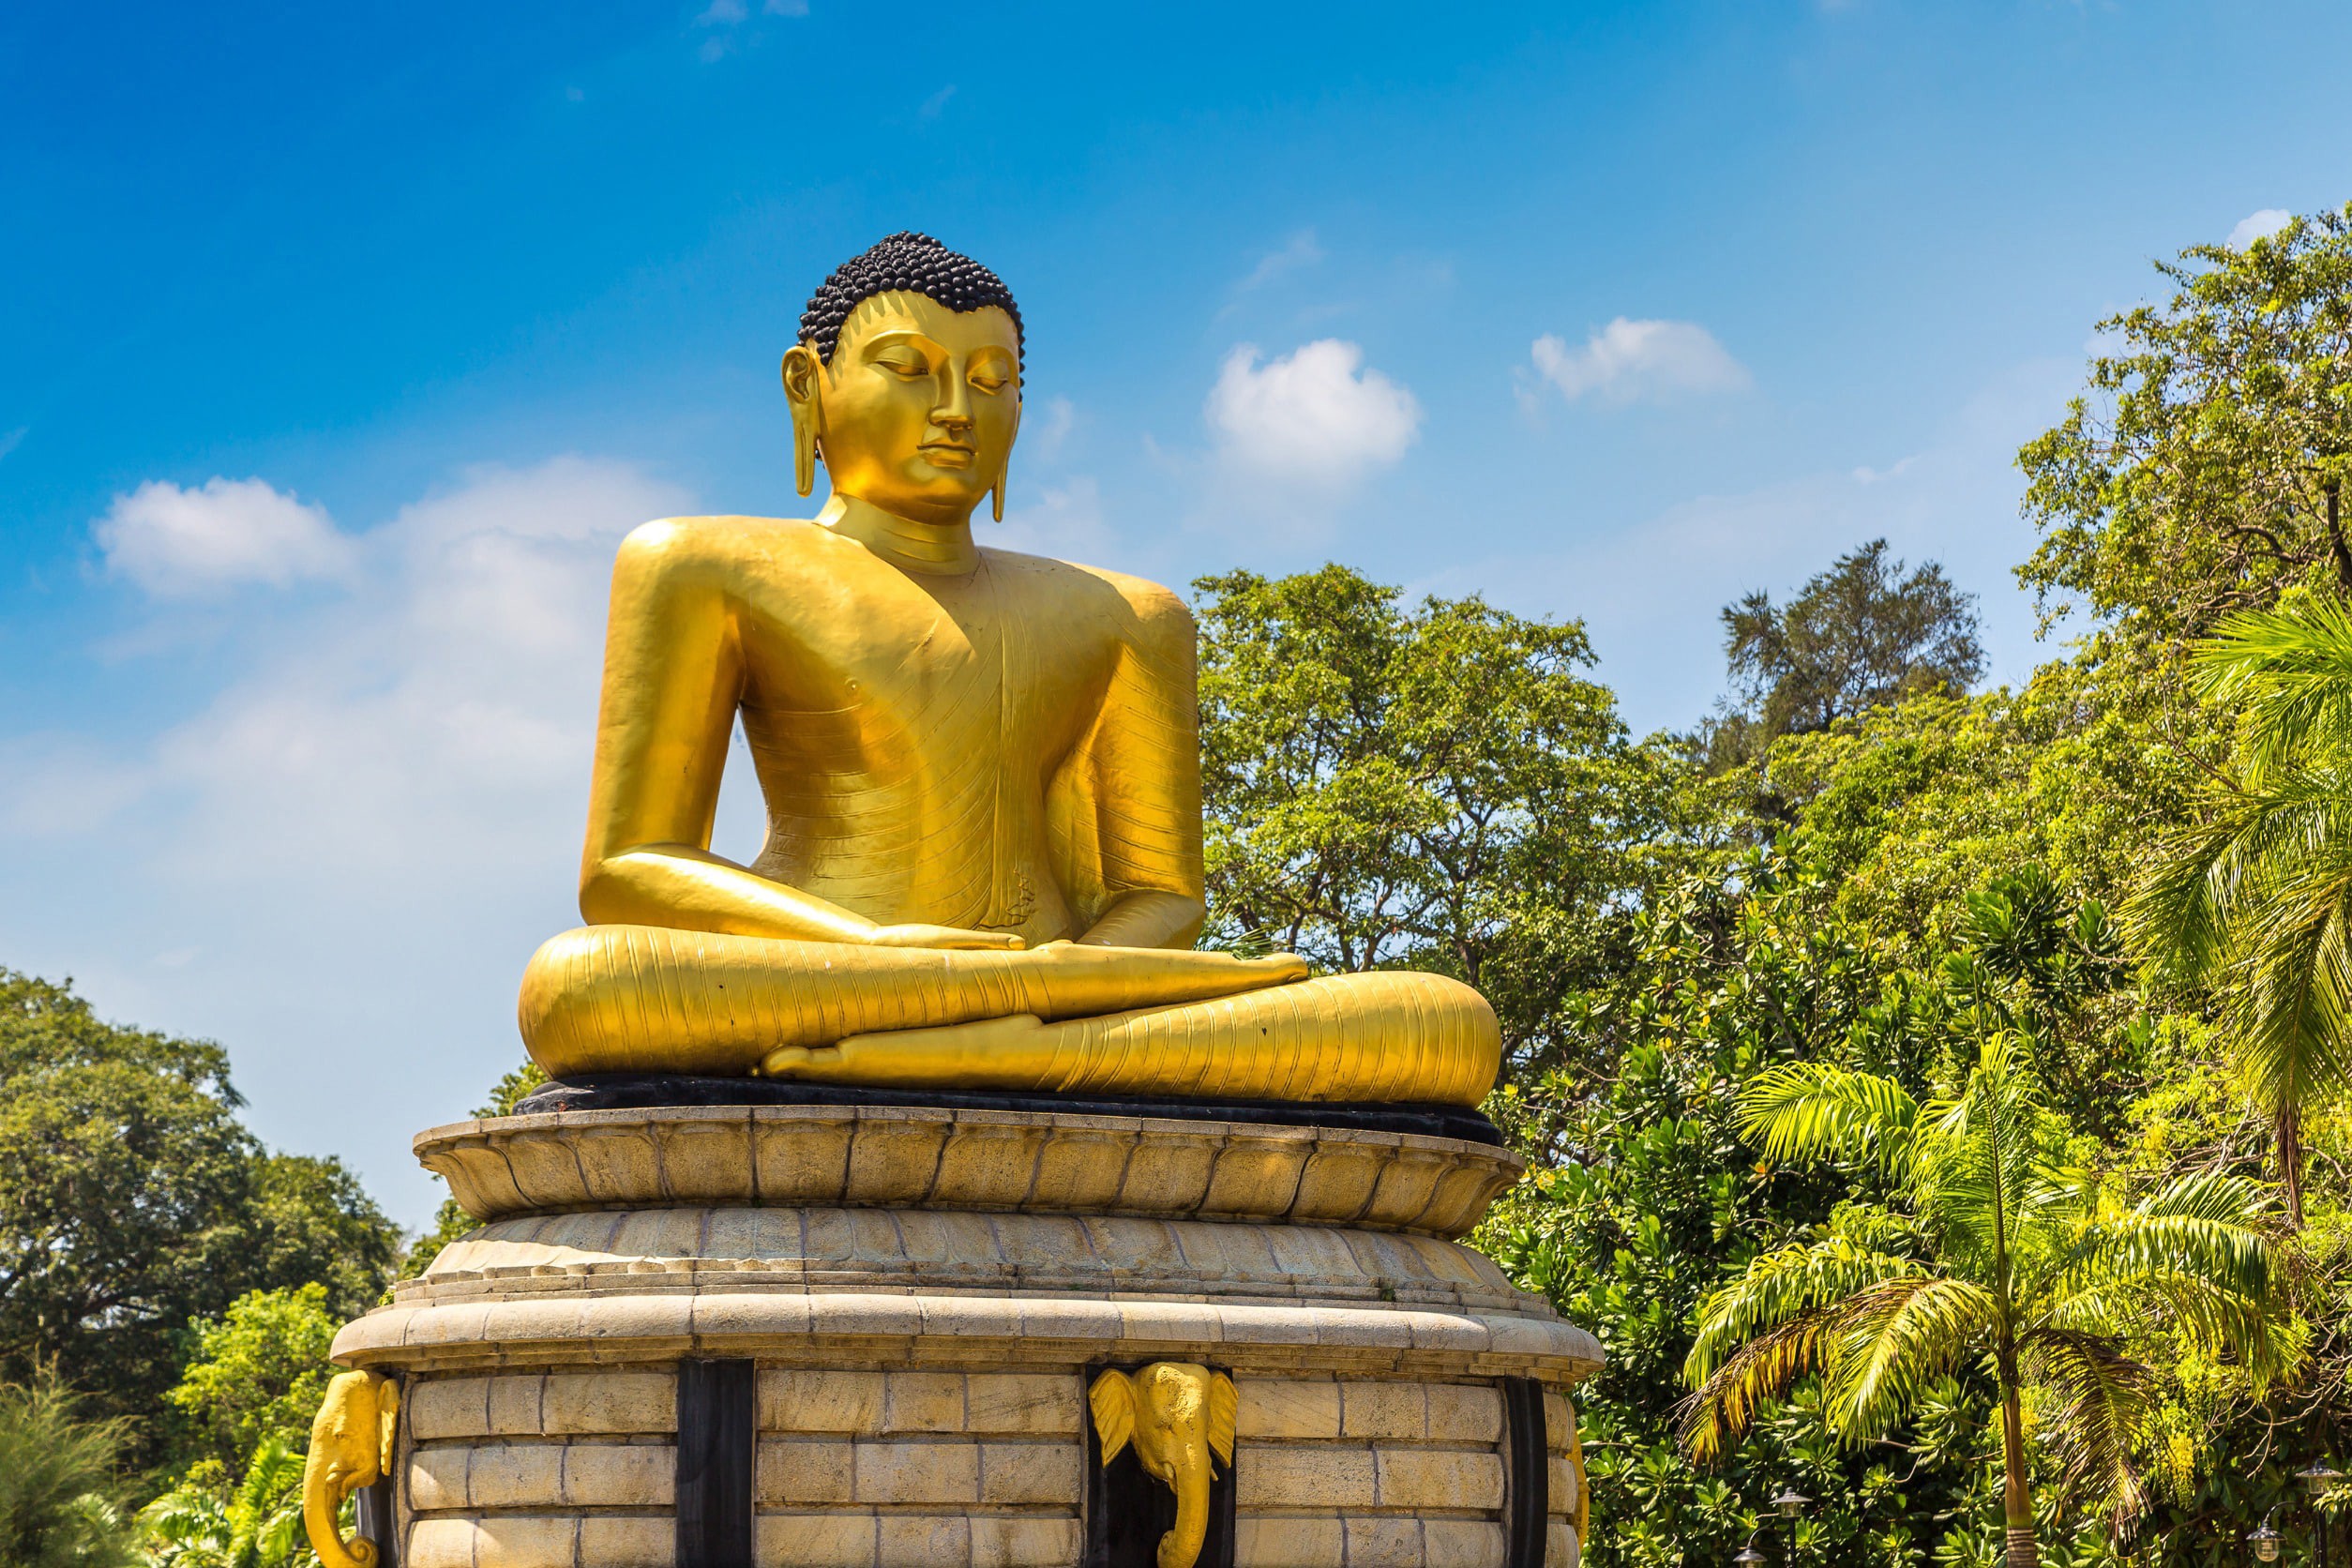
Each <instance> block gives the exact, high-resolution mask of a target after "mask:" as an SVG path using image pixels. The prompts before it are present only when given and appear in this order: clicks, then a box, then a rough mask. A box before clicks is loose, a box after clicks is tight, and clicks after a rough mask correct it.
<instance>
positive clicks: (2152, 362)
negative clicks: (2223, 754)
mask: <svg viewBox="0 0 2352 1568" xmlns="http://www.w3.org/2000/svg"><path fill="white" fill-rule="evenodd" d="M2157 270H2158V271H2159V272H2160V273H2161V274H2163V276H2164V278H2165V279H2167V280H2168V281H2169V282H2171V283H2172V284H2173V285H2175V287H2176V291H2177V292H2175V293H2174V294H2173V295H2172V297H2171V298H2170V299H2169V300H2167V301H2166V302H2165V303H2164V304H2162V305H2143V306H2140V307H2138V308H2136V309H2132V310H2127V311H2124V312H2123V313H2121V314H2119V315H2116V316H2111V317H2109V318H2108V319H2107V320H2105V321H2103V322H2101V323H2100V324H2099V329H2100V331H2102V332H2103V333H2104V334H2105V335H2106V337H2107V340H2108V342H2109V343H2110V344H2111V345H2112V346H2113V352H2110V353H2106V354H2100V355H2099V356H2098V357H2096V358H2094V359H2093V360H2092V361H2091V364H2090V376H2089V386H2088V390H2087V391H2086V392H2085V394H2084V395H2083V396H2082V397H2079V398H2077V399H2076V400H2074V401H2073V405H2072V406H2071V408H2070V409H2069V412H2068V414H2067V417H2066V418H2065V420H2064V421H2062V422H2061V423H2060V424H2058V426H2057V427H2056V428H2055V429H2053V430H2049V431H2048V432H2047V433H2045V434H2043V436H2041V437H2040V438H2039V439H2037V440H2035V441H2033V442H2032V443H2030V444H2029V445H2027V446H2026V448H2025V449H2024V450H2023V451H2022V452H2021V453H2020V454H2019V455H2018V460H2019V462H2020V464H2021V465H2022V466H2023V467H2024V469H2025V471H2026V474H2027V475H2028V480H2029V481H2030V483H2029V486H2028V490H2027V494H2026V513H2027V516H2028V517H2029V518H2030V519H2032V520H2033V521H2034V522H2035V523H2036V525H2037V526H2038V527H2039V528H2040V529H2041V530H2042V534H2043V539H2042V543H2041V546H2040V547H2039V548H2038V549H2037V550H2035V551H2034V553H2033V557H2032V559H2031V560H2029V561H2028V562H2027V563H2026V564H2025V565H2023V566H2022V567H2020V568H2019V569H2018V575H2019V577H2020V578H2021V579H2022V580H2024V581H2025V583H2026V584H2027V586H2028V587H2030V588H2032V589H2033V590H2034V591H2035V592H2036V593H2037V594H2038V595H2040V596H2041V597H2042V599H2043V603H2044V606H2045V608H2046V609H2047V610H2049V611H2059V610H2063V609H2065V608H2069V607H2079V608H2082V609H2086V610H2088V611H2090V612H2091V614H2092V615H2093V616H2095V617H2097V618H2098V619H2099V620H2100V621H2102V622H2103V623H2106V624H2109V625H2111V626H2114V627H2115V628H2116V630H2117V631H2118V634H2119V635H2120V636H2121V638H2122V639H2123V641H2124V643H2125V645H2126V648H2127V650H2129V651H2132V652H2133V656H2137V657H2142V658H2147V657H2157V656H2161V655H2162V651H2163V650H2164V649H2165V648H2169V647H2173V646H2177V645H2178V644H2179V643H2180V642H2182V641H2185V640H2188V639H2192V638H2196V637H2200V636H2203V635H2205V634H2207V633H2208V632H2209V631H2210V630H2211V629H2212V628H2213V627H2214V626H2216V625H2217V624H2218V623H2219V622H2220V621H2221V620H2222V619H2223V618H2224V616H2227V615H2230V614H2233V613H2236V612H2239V611H2248V610H2265V609H2268V608H2269V606H2270V605H2271V604H2272V603H2273V602H2274V601H2275V600H2276V599H2277V598H2278V596H2279V595H2280V594H2282V593H2283V592H2284V591H2285V590H2286V589H2287V588H2288V587H2289V586H2292V585H2294V584H2298V583H2303V584H2312V585H2324V586H2327V587H2329V588H2331V589H2332V591H2334V592H2336V593H2339V594H2352V540H2347V537H2346V534H2345V526H2346V523H2345V520H2344V516H2343V505H2342V493H2343V488H2344V477H2345V475H2346V473H2347V472H2352V207H2346V208H2345V209H2344V211H2342V212H2323V213H2319V214H2317V215H2315V216H2313V217H2310V218H2299V219H2295V220H2294V221H2293V222H2290V223H2289V224H2288V225H2287V226H2286V227H2285V228H2284V229H2282V230H2281V231H2279V232H2278V233H2277V234H2272V235H2270V236H2269V237H2268V238H2264V239H2258V240H2255V241H2254V243H2252V244H2251V245H2249V246H2247V247H2246V248H2245V249H2242V250H2241V249H2231V248H2230V247H2228V246H2223V245H2200V246H2196V247H2194V248H2193V249H2188V250H2185V251H2183V252H2181V254H2180V258H2179V261H2177V262H2160V263H2158V264H2157Z"/></svg>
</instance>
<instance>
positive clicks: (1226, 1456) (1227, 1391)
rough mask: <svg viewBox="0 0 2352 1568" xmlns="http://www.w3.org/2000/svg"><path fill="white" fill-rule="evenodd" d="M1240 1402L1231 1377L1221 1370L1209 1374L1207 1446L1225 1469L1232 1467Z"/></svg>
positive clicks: (1239, 1396)
mask: <svg viewBox="0 0 2352 1568" xmlns="http://www.w3.org/2000/svg"><path fill="white" fill-rule="evenodd" d="M1241 1403H1242V1400H1241V1395H1239V1394H1237V1393H1235V1392H1234V1389H1233V1380H1232V1379H1230V1378H1229V1377H1227V1376H1226V1375H1225V1374H1224V1373H1222V1372H1212V1373H1210V1374H1209V1446H1210V1447H1211V1448H1214V1449H1215V1450H1216V1453H1217V1457H1218V1458H1220V1459H1222V1460H1224V1461H1225V1468H1226V1469H1227V1470H1231V1469H1232V1468H1233V1429H1234V1427H1235V1426H1236V1425H1238V1424H1239V1422H1240V1416H1241Z"/></svg>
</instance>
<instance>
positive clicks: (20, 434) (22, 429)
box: [0, 425, 33, 458]
mask: <svg viewBox="0 0 2352 1568" xmlns="http://www.w3.org/2000/svg"><path fill="white" fill-rule="evenodd" d="M32 429H33V427H32V426H30V425H19V426H18V427H17V428H16V429H15V430H0V458H5V457H7V456H8V454H9V453H10V452H13V451H15V450H16V448H17V444H18V443H19V442H22V441H23V439H24V438H25V436H26V435H28V434H30V433H31V431H32Z"/></svg>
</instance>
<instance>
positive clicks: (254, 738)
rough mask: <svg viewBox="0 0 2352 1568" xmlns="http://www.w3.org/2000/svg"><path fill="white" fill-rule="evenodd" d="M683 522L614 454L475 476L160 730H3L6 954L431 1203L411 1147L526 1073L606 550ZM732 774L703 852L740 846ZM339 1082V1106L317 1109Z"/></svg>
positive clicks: (570, 866) (297, 604) (235, 642)
mask: <svg viewBox="0 0 2352 1568" xmlns="http://www.w3.org/2000/svg"><path fill="white" fill-rule="evenodd" d="M166 488H167V489H168V487H166ZM260 488H261V489H262V490H264V492H267V493H274V492H268V488H267V487H266V486H263V487H260ZM199 493H201V492H199ZM693 509H694V505H693V498H692V497H691V496H690V495H688V494H686V493H685V492H684V491H682V490H679V489H677V488H676V487H674V486H671V485H669V484H665V483H661V482H659V481H657V480H656V479H654V478H652V477H650V476H648V475H645V474H644V473H642V472H641V471H640V470H637V469H635V468H633V467H631V466H630V465H628V464H626V463H622V462H614V461H601V460H586V459H580V458H564V459H559V460H554V461H550V462H546V463H541V464H538V465H536V466H535V467H530V468H525V469H484V470H479V471H475V472H473V473H470V474H467V475H462V476H461V477H460V479H459V481H458V482H457V483H455V484H453V485H452V486H450V487H449V488H448V489H446V490H443V491H441V492H438V493H435V494H432V495H429V496H427V497H425V498H424V499H421V500H418V501H416V502H415V503H414V504H412V505H408V506H405V507H403V508H401V509H400V511H399V512H398V513H397V514H396V515H395V516H394V517H392V518H391V519H390V520H388V521H385V522H384V523H382V524H381V525H380V526H377V527H374V528H371V529H369V531H367V532H366V533H364V534H361V535H355V536H351V537H349V538H347V540H346V544H347V547H348V549H349V550H350V552H351V554H352V556H353V558H354V566H353V569H352V570H351V571H350V573H349V574H348V589H347V591H346V592H342V593H339V594H337V595H336V596H333V598H332V599H331V600H329V601H326V602H320V601H318V600H315V599H288V600H271V601H264V602H261V603H259V604H257V605H255V606H254V607H252V611H251V613H249V614H246V615H241V616H240V617H238V618H237V620H236V622H235V623H234V626H232V627H231V628H230V629H229V631H228V633H227V635H228V636H229V638H230V640H231V641H229V642H228V644H227V645H225V646H222V645H219V644H216V643H207V644H206V645H205V647H204V653H203V657H204V660H205V663H206V665H208V666H211V667H216V668H218V669H219V670H220V671H222V672H223V674H224V676H225V677H226V678H225V680H224V682H223V684H221V685H220V686H219V687H218V688H217V689H216V690H215V691H214V693H213V694H212V695H211V697H210V698H209V700H207V701H204V702H203V703H202V704H201V705H200V706H199V707H197V708H196V709H194V710H193V711H187V712H184V713H183V714H182V715H181V716H179V717H178V718H177V719H176V721H173V722H170V723H168V724H166V725H165V726H163V727H161V728H160V729H159V730H148V731H130V732H128V733H123V732H120V731H118V730H116V728H115V727H116V726H117V724H119V723H120V722H122V721H123V719H124V715H122V714H118V713H115V712H114V711H113V709H112V707H111V706H109V705H105V704H100V705H98V707H97V708H96V709H95V710H94V711H93V713H92V716H91V717H90V718H89V720H88V721H87V723H86V725H84V726H83V727H82V729H83V732H76V733H65V734H59V733H50V734H39V735H25V734H18V735H14V736H11V735H8V733H6V732H5V730H4V729H0V954H5V955H6V956H7V961H8V962H10V963H12V964H16V965H20V966H23V967H27V968H30V969H33V970H34V971H35V972H46V973H50V974H53V975H63V974H68V973H70V974H74V975H76V976H77V977H78V978H79V979H80V980H81V981H82V983H83V986H84V988H85V993H86V994H88V995H90V996H92V997H93V998H94V999H95V1000H96V1001H97V1002H98V1004H99V1005H100V1006H102V1007H103V1008H104V1009H105V1010H106V1012H107V1013H108V1014H109V1015H110V1016H114V1017H121V1018H136V1019H138V1020H139V1021H141V1022H143V1023H146V1024H149V1025H151V1026H155V1027H163V1028H170V1029H174V1030H177V1031H180V1032H183V1033H196V1034H202V1035H204V1036H207V1037H212V1038H218V1039H221V1040H224V1041H227V1042H229V1043H230V1044H231V1046H232V1048H234V1051H235V1053H236V1066H237V1073H238V1078H239V1080H240V1082H241V1083H242V1084H243V1085H244V1086H245V1087H246V1089H247V1090H248V1091H249V1092H250V1093H251V1094H252V1097H253V1101H254V1110H253V1121H254V1124H255V1126H256V1128H257V1130H259V1131H260V1132H261V1133H262V1135H263V1136H264V1137H265V1138H271V1139H272V1140H274V1141H282V1142H286V1143H290V1144H291V1145H293V1146H294V1147H296V1148H301V1149H312V1150H321V1151H322V1152H324V1151H325V1150H327V1149H330V1148H331V1149H332V1150H333V1152H336V1153H343V1154H345V1155H346V1156H348V1157H352V1158H354V1159H355V1160H356V1161H357V1163H358V1164H359V1166H360V1168H362V1170H363V1171H364V1173H365V1174H366V1176H367V1178H368V1181H369V1185H370V1186H371V1188H373V1189H374V1190H375V1191H377V1192H378V1193H380V1194H382V1195H384V1196H385V1197H386V1198H387V1199H389V1200H390V1201H391V1202H392V1203H393V1205H394V1209H395V1212H396V1213H397V1214H400V1217H402V1218H404V1219H409V1220H421V1219H423V1218H424V1217H425V1216H426V1215H427V1214H430V1210H431V1205H432V1203H433V1202H434V1201H435V1200H436V1199H435V1195H434V1193H433V1191H432V1189H431V1188H430V1185H429V1184H427V1183H426V1182H425V1181H424V1180H423V1179H422V1177H421V1176H420V1175H419V1173H417V1172H416V1171H415V1167H414V1162H413V1160H411V1158H410V1157H409V1154H408V1152H407V1147H406V1144H407V1138H408V1135H409V1133H410V1132H411V1131H413V1130H414V1129H415V1128H416V1127H419V1126H426V1125H430V1124H433V1123H439V1122H445V1121H447V1120H448V1119H449V1117H450V1116H451V1115H453V1114H455V1113H456V1111H457V1110H459V1109H460V1108H463V1107H464V1106H466V1105H469V1104H471V1103H472V1099H470V1098H468V1096H474V1097H478V1096H479V1091H480V1088H481V1086H482V1085H483V1084H485V1083H488V1082H490V1080H491V1079H493V1078H496V1076H497V1075H498V1074H499V1073H501V1072H504V1071H505V1069H506V1068H507V1067H509V1066H511V1065H512V1064H513V1063H515V1062H516V1061H517V1060H518V1059H519V1058H520V1042H519V1040H518V1039H517V1037H516V1034H515V1031H514V1025H513V1022H512V1018H513V999H514V987H515V983H516V980H517V978H518V976H519V975H520V972H521V966H522V963H523V960H524V959H525V958H526V957H528V956H529V954H530V951H531V948H532V947H533V946H534V945H535V944H536V943H537V942H539V941H540V940H542V939H544V938H545V937H548V936H550V935H552V934H553V933H554V932H556V931H558V930H560V929H562V928H563V927H565V926H566V925H568V924H571V923H573V922H574V921H575V920H576V919H577V913H576V912H575V910H574V908H573V892H574V887H575V879H576V877H577V874H578V866H579V856H580V829H581V824H582V822H584V821H585V818H584V811H585V808H586V805H587V789H588V771H589V762H590V754H591V749H592V746H593V742H594V736H595V724H596V688H597V681H598V672H599V671H600V669H601V666H602V657H601V651H602V644H603V628H604V614H605V599H606V593H607V586H608V583H609V581H610V578H611V559H612V550H613V547H614V545H615V544H616V542H617V541H618V540H619V538H620V537H621V535H623V534H625V533H626V531H627V530H628V529H629V528H631V527H633V526H635V525H636V524H638V523H640V522H643V521H645V520H648V519H651V518H656V517H661V516H665V515H675V514H678V513H681V512H687V511H691V510H693ZM206 635H207V636H219V635H220V633H219V629H218V627H217V626H211V625H208V626H207V627H206ZM141 676H142V671H141V670H140V669H139V667H137V666H135V665H129V666H124V667H122V668H121V671H120V674H119V676H116V677H112V678H116V679H120V680H124V681H128V682H132V683H137V682H139V681H140V679H141ZM134 722H135V720H134ZM748 771H749V770H748V769H747V767H746V766H745V760H744V759H743V758H742V756H741V755H740V754H738V755H737V757H736V758H735V760H734V762H733V764H732V765H731V767H730V769H729V782H728V793H729V795H730V797H731V800H730V802H729V804H728V805H726V806H723V807H722V812H721V815H722V822H723V827H724V831H725V833H726V834H727V842H726V843H725V844H723V845H722V846H721V848H722V852H735V853H743V852H747V851H751V850H755V849H756V839H755V840H753V841H752V842H750V843H746V842H741V841H739V840H740V839H741V838H743V837H745V835H744V834H743V832H742V830H741V826H740V822H739V821H738V819H739V817H740V812H739V811H738V810H736V809H735V807H736V806H737V805H738V804H739V801H738V799H737V798H736V797H740V795H741V794H742V792H743V791H744V789H745V787H746V784H747V782H748V779H747V775H748ZM68 882H69V883H70V884H71V886H72V887H73V889H74V894H73V897H72V898H71V899H69V900H68V899H61V898H59V897H55V890H56V889H57V888H58V887H59V886H61V885H65V884H67V883H68ZM44 890H46V891H44ZM181 952H186V953H188V955H189V957H188V960H187V961H186V962H184V963H181V964H179V965H177V966H176V967H174V966H173V965H171V964H168V963H164V962H160V961H158V962H150V961H149V957H148V956H150V955H158V954H160V955H172V954H177V953H181ZM355 1083H356V1084H364V1085H365V1089H364V1093H365V1095H366V1097H367V1098H368V1100H369V1116H367V1117H366V1118H363V1119H361V1123H351V1122H350V1121H349V1119H348V1118H338V1117H337V1115H336V1108H337V1107H338V1106H348V1105H349V1104H351V1103H352V1101H351V1099H350V1096H351V1095H352V1094H353V1093H357V1092H360V1091H356V1090H354V1087H353V1086H354V1084H355ZM325 1127H335V1128H337V1129H338V1130H337V1131H336V1132H335V1133H334V1134H333V1135H332V1136H331V1138H330V1136H329V1135H327V1134H324V1133H322V1132H321V1131H320V1129H321V1128H325Z"/></svg>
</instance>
